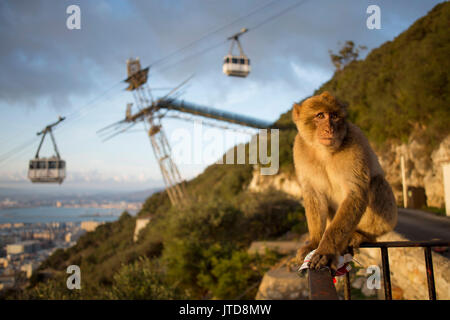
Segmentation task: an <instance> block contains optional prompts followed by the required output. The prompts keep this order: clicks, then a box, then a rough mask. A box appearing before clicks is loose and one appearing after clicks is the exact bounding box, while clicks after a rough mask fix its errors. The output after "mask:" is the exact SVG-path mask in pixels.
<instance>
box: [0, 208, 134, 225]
mask: <svg viewBox="0 0 450 320" xmlns="http://www.w3.org/2000/svg"><path fill="white" fill-rule="evenodd" d="M123 211H124V210H122V209H102V208H56V207H36V208H7V209H1V210H0V223H16V222H23V223H48V222H81V221H106V222H110V221H115V220H117V219H118V218H119V217H120V215H121V213H122V212H123ZM130 213H131V214H134V213H132V212H130Z"/></svg>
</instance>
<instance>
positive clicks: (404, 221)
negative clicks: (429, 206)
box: [395, 208, 450, 258]
mask: <svg viewBox="0 0 450 320" xmlns="http://www.w3.org/2000/svg"><path fill="white" fill-rule="evenodd" d="M395 231H397V232H398V233H400V234H401V235H403V236H405V237H406V238H408V239H410V240H413V241H427V240H444V241H450V218H449V217H442V216H437V215H435V214H433V213H429V212H424V211H420V210H414V209H403V208H399V209H398V223H397V227H396V228H395ZM443 255H445V256H446V257H448V258H450V250H447V252H446V253H444V254H443Z"/></svg>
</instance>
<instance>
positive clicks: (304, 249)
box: [295, 241, 317, 266]
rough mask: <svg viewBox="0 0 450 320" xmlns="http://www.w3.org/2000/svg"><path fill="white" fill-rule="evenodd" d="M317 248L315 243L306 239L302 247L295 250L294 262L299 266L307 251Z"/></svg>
mask: <svg viewBox="0 0 450 320" xmlns="http://www.w3.org/2000/svg"><path fill="white" fill-rule="evenodd" d="M316 248H317V245H315V244H313V243H311V242H310V241H307V242H306V244H305V245H303V247H301V248H300V249H298V250H297V255H296V257H295V262H296V263H297V264H298V265H299V266H301V265H302V264H303V261H304V260H305V257H306V255H307V254H308V253H310V252H311V251H313V250H314V249H316Z"/></svg>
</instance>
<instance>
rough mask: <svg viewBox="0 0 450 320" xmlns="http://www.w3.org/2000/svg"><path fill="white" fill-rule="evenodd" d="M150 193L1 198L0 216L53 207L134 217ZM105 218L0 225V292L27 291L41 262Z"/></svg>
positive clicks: (14, 196)
mask: <svg viewBox="0 0 450 320" xmlns="http://www.w3.org/2000/svg"><path fill="white" fill-rule="evenodd" d="M152 192H153V190H150V191H142V192H139V193H138V192H136V193H128V194H97V195H75V194H71V195H70V194H68V195H57V196H56V195H53V196H51V195H44V196H41V195H39V196H38V195H31V194H27V195H11V194H8V195H3V196H2V195H0V212H1V210H8V209H11V208H17V209H20V208H39V207H55V208H98V209H112V210H114V211H118V210H120V211H128V212H130V213H132V214H135V213H136V212H138V211H139V210H140V209H141V207H142V203H143V201H144V200H145V198H146V197H147V196H148V195H150V194H151V193H152ZM111 215H112V214H111ZM116 215H117V214H116ZM107 216H108V214H104V213H102V214H100V213H99V214H98V217H97V216H96V215H95V214H93V215H92V214H89V215H86V217H85V219H86V220H85V221H79V222H47V223H45V222H42V223H23V222H11V223H0V292H1V291H2V290H7V289H17V288H24V287H26V286H27V285H28V283H29V280H30V278H31V276H32V274H33V272H34V271H35V270H36V269H37V268H38V267H39V265H40V264H41V263H42V261H44V260H45V259H47V258H48V257H49V256H50V255H51V254H52V253H53V252H55V251H56V250H57V249H66V248H69V247H71V246H73V245H75V244H76V242H77V240H78V239H79V238H80V237H81V236H82V235H83V234H84V233H86V232H89V231H93V230H95V228H96V227H97V226H99V225H100V224H103V223H105V222H104V221H101V220H102V219H103V218H105V217H107ZM117 216H118V215H117ZM81 217H83V215H81ZM93 218H98V219H95V220H99V221H92V219H93ZM82 220H84V219H82ZM105 220H106V219H105Z"/></svg>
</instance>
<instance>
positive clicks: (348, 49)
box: [328, 40, 367, 71]
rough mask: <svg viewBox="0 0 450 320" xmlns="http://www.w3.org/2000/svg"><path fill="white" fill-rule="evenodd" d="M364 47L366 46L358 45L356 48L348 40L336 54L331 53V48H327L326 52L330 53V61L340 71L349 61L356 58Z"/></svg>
mask: <svg viewBox="0 0 450 320" xmlns="http://www.w3.org/2000/svg"><path fill="white" fill-rule="evenodd" d="M366 49H367V47H366V46H358V47H357V48H355V43H354V42H353V41H350V40H348V41H346V42H345V44H344V45H343V46H342V48H341V50H339V52H338V53H337V54H335V53H333V51H331V50H329V51H328V52H329V53H330V59H331V62H332V63H333V65H334V66H335V67H336V70H337V71H340V70H342V69H344V67H345V66H346V65H348V64H349V63H350V62H352V61H355V60H356V59H358V56H359V52H360V51H361V50H366Z"/></svg>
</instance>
